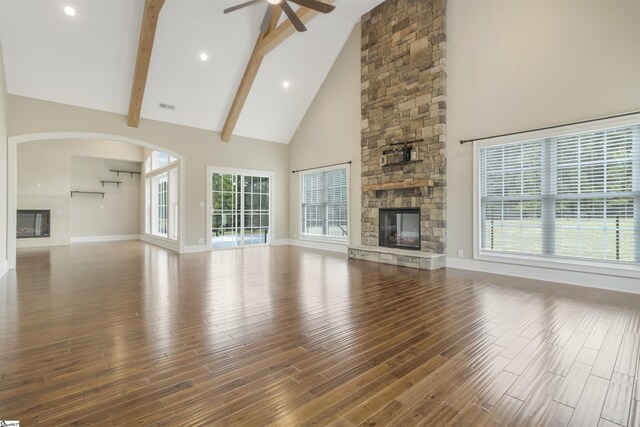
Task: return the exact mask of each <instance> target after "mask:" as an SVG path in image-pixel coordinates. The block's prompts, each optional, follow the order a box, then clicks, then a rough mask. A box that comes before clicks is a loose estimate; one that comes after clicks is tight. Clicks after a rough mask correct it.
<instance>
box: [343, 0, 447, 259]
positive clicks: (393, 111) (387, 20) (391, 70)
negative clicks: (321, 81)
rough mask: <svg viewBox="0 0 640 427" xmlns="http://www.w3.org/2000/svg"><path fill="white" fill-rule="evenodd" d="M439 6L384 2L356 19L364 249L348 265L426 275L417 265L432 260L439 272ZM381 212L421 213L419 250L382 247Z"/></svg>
mask: <svg viewBox="0 0 640 427" xmlns="http://www.w3.org/2000/svg"><path fill="white" fill-rule="evenodd" d="M445 4H446V0H386V1H385V2H383V3H381V4H380V5H379V6H377V7H376V8H374V9H373V10H372V11H371V12H369V13H367V14H366V15H364V16H363V18H362V48H361V109H362V123H361V129H362V138H361V150H362V159H361V161H362V236H361V241H362V246H361V247H357V248H353V250H350V256H351V257H352V258H360V259H369V260H372V261H375V260H378V261H379V262H387V261H388V262H389V263H395V264H401V265H407V264H411V266H420V267H419V268H425V267H422V264H423V263H422V262H421V261H420V259H421V258H422V257H426V256H432V257H433V259H438V260H439V261H438V262H435V263H431V264H430V266H431V267H433V268H438V267H441V266H443V265H444V257H443V255H442V254H444V251H445V244H446V223H445V208H446V206H445V200H446V199H445V196H446V178H445V176H446V175H445V174H446V158H445V142H446V140H445V138H446V132H445V131H446V129H445V126H446V68H445V67H446V35H445V26H444V25H445ZM387 209H396V210H399V209H417V210H418V211H419V212H420V216H419V218H420V219H419V230H418V235H419V246H418V249H419V251H418V250H412V251H410V252H409V253H408V254H399V253H396V252H397V251H400V250H401V249H386V245H380V242H382V241H384V239H382V240H381V232H382V227H381V226H382V225H383V224H382V223H381V221H383V219H382V217H381V216H380V214H381V213H382V212H385V211H386V210H387ZM385 250H387V251H391V255H389V253H388V252H385ZM402 250H404V249H402ZM372 253H377V254H379V255H371V254H372ZM427 254H429V255H427ZM399 256H407V257H409V258H411V259H412V261H411V262H409V261H408V259H403V260H402V261H399V260H398V257H399ZM440 260H441V261H440Z"/></svg>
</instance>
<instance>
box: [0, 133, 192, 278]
mask: <svg viewBox="0 0 640 427" xmlns="http://www.w3.org/2000/svg"><path fill="white" fill-rule="evenodd" d="M55 139H93V140H96V139H97V140H106V141H119V142H126V143H129V144H134V145H138V146H141V147H146V148H149V149H151V150H158V151H164V152H165V153H168V154H169V155H171V156H172V157H175V158H176V159H178V160H179V162H180V166H179V168H178V173H179V179H180V183H179V185H180V191H179V193H178V203H179V207H178V209H179V218H178V220H179V225H178V227H179V233H178V241H177V245H176V246H177V247H178V249H174V248H169V249H172V250H182V248H184V242H185V238H184V236H185V234H186V233H185V228H186V225H185V223H186V221H184V218H185V211H186V207H185V199H186V197H184V194H185V190H186V172H185V171H186V159H185V157H184V156H183V155H181V154H178V153H176V152H175V151H172V150H168V149H166V148H165V147H161V146H159V145H155V144H152V143H149V142H147V141H143V140H140V139H134V138H128V137H126V136H120V135H112V134H108V133H95V132H42V133H31V134H25V135H15V136H10V137H9V138H7V142H8V144H7V227H8V229H7V263H8V266H9V268H15V267H16V216H17V206H18V199H17V188H18V187H17V181H18V175H17V165H18V163H17V161H18V159H17V151H18V150H17V148H18V147H17V144H19V143H23V142H30V141H45V140H55ZM152 243H153V242H152ZM161 246H162V245H161Z"/></svg>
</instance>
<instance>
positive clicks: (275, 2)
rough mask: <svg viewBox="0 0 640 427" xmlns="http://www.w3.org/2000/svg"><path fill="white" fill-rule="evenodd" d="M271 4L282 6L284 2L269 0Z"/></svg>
mask: <svg viewBox="0 0 640 427" xmlns="http://www.w3.org/2000/svg"><path fill="white" fill-rule="evenodd" d="M267 1H268V2H269V4H280V3H282V0H267Z"/></svg>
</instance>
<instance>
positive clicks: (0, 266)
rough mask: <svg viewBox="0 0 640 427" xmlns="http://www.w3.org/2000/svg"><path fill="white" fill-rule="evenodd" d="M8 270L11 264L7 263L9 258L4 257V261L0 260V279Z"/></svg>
mask: <svg viewBox="0 0 640 427" xmlns="http://www.w3.org/2000/svg"><path fill="white" fill-rule="evenodd" d="M8 271H9V266H8V265H7V260H6V259H3V260H2V261H0V279H2V278H3V277H4V275H5V274H7V272H8Z"/></svg>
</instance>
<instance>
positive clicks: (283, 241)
mask: <svg viewBox="0 0 640 427" xmlns="http://www.w3.org/2000/svg"><path fill="white" fill-rule="evenodd" d="M271 244H272V245H273V246H285V245H290V244H291V241H290V240H289V239H273V242H272V243H271Z"/></svg>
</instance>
